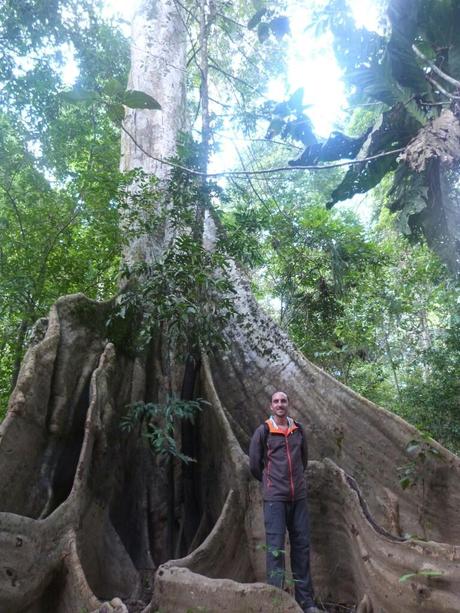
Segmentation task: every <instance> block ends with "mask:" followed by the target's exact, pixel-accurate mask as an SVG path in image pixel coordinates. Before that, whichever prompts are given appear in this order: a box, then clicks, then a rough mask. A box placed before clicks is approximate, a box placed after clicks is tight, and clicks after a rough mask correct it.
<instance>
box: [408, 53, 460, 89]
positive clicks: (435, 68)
mask: <svg viewBox="0 0 460 613" xmlns="http://www.w3.org/2000/svg"><path fill="white" fill-rule="evenodd" d="M412 50H413V51H414V53H415V55H417V56H418V57H419V58H420V59H422V60H423V61H424V62H426V63H427V64H428V66H429V67H430V68H431V70H433V71H434V72H435V73H436V74H437V75H438V76H440V77H441V78H442V79H444V81H447V82H448V83H450V84H451V85H454V86H455V87H460V81H457V79H454V78H453V77H451V76H450V75H448V74H447V73H445V72H443V71H442V70H441V69H440V68H439V67H438V66H436V64H435V63H434V62H432V61H431V60H430V59H428V58H427V57H426V55H424V54H423V53H422V52H421V51H420V49H417V47H416V46H415V45H412Z"/></svg>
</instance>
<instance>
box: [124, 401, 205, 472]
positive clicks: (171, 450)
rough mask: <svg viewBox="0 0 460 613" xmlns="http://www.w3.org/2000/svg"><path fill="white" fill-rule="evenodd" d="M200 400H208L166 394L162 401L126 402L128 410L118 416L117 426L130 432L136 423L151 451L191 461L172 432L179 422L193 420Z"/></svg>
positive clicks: (186, 462)
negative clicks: (128, 404) (119, 420)
mask: <svg viewBox="0 0 460 613" xmlns="http://www.w3.org/2000/svg"><path fill="white" fill-rule="evenodd" d="M203 404H208V403H207V402H206V401H205V400H203V399H202V398H197V399H196V400H179V399H176V398H169V399H168V400H167V402H166V403H165V404H155V403H152V402H148V403H144V402H137V403H135V404H133V405H130V407H129V411H128V413H127V414H126V416H125V417H124V418H123V419H122V420H121V423H120V428H121V429H122V430H123V431H125V432H131V431H132V430H134V429H135V428H136V426H140V429H141V432H142V435H143V436H144V437H145V438H146V439H147V441H148V443H149V446H150V449H151V450H152V453H154V454H155V455H160V456H162V455H163V456H168V457H169V456H173V457H175V458H178V459H179V460H181V461H182V462H184V463H185V464H188V463H189V462H195V461H196V460H195V459H194V458H191V457H190V456H187V455H185V454H183V453H182V452H181V451H180V449H179V447H178V445H177V442H176V438H175V436H174V432H175V427H176V425H177V423H179V422H183V421H188V422H191V423H194V421H195V417H196V415H197V413H199V411H201V410H202V405H203Z"/></svg>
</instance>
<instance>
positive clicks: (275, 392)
mask: <svg viewBox="0 0 460 613" xmlns="http://www.w3.org/2000/svg"><path fill="white" fill-rule="evenodd" d="M280 393H281V394H284V395H285V396H286V399H287V400H288V402H289V396H288V395H287V394H286V392H283V390H276V391H274V392H273V394H272V395H271V396H270V402H272V401H273V396H274V395H275V394H280Z"/></svg>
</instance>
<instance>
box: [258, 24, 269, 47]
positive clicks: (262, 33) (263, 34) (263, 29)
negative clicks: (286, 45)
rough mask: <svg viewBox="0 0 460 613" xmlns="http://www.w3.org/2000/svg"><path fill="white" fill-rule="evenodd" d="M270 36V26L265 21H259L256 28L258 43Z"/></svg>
mask: <svg viewBox="0 0 460 613" xmlns="http://www.w3.org/2000/svg"><path fill="white" fill-rule="evenodd" d="M269 36H270V28H269V27H268V24H267V23H259V26H258V28H257V37H258V39H259V43H263V42H265V41H266V40H267V38H268V37H269Z"/></svg>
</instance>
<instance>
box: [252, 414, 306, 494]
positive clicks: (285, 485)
mask: <svg viewBox="0 0 460 613" xmlns="http://www.w3.org/2000/svg"><path fill="white" fill-rule="evenodd" d="M307 461H308V448H307V440H306V437H305V434H304V431H303V428H302V426H301V425H300V424H298V423H297V422H295V421H294V420H293V419H291V418H290V417H288V429H287V431H286V432H283V431H282V430H281V429H280V428H278V426H277V425H276V423H275V420H274V419H273V417H271V418H270V419H267V421H266V422H265V423H263V424H261V425H260V426H259V427H258V428H257V429H256V431H255V432H254V434H253V436H252V439H251V444H250V446H249V467H250V470H251V473H252V475H253V476H254V477H255V478H256V479H258V480H259V481H262V483H263V498H264V500H283V501H291V500H300V499H301V498H305V497H306V495H307V485H306V482H305V476H304V469H305V468H306V466H307Z"/></svg>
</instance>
